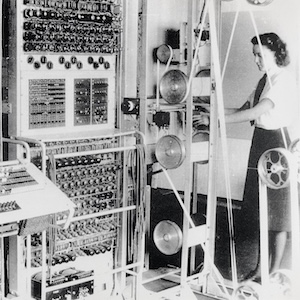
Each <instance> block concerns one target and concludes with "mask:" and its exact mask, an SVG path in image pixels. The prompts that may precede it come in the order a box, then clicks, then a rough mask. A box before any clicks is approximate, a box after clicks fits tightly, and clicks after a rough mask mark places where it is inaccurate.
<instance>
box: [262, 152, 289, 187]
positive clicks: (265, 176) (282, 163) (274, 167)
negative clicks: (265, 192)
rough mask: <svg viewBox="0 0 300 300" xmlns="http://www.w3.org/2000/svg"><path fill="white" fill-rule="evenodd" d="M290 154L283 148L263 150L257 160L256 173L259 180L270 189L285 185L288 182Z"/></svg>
mask: <svg viewBox="0 0 300 300" xmlns="http://www.w3.org/2000/svg"><path fill="white" fill-rule="evenodd" d="M292 164H293V156H292V154H291V153H290V152H289V151H288V150H286V149H284V148H274V149H270V150H267V151H265V152H264V153H263V154H262V156H261V157H260V159H259V161H258V174H259V176H260V178H261V180H262V181H263V182H264V183H265V184H266V185H267V187H269V188H272V189H281V188H284V187H287V186H288V184H289V182H290V169H291V166H292Z"/></svg>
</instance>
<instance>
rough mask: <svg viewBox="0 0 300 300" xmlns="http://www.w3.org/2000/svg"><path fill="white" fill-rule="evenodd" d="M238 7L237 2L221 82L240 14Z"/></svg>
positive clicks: (239, 3)
mask: <svg viewBox="0 0 300 300" xmlns="http://www.w3.org/2000/svg"><path fill="white" fill-rule="evenodd" d="M240 6H241V1H238V4H237V11H236V13H235V16H234V21H233V26H232V30H231V34H230V39H229V44H228V48H227V52H226V57H225V61H224V66H223V71H222V82H223V80H224V75H225V71H226V68H227V63H228V58H229V53H230V50H231V45H232V40H233V36H234V33H235V28H236V24H237V20H238V16H239V13H240Z"/></svg>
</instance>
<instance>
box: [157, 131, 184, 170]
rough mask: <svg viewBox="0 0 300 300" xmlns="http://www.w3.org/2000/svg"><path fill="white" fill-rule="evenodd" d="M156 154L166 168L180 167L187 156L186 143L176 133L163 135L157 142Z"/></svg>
mask: <svg viewBox="0 0 300 300" xmlns="http://www.w3.org/2000/svg"><path fill="white" fill-rule="evenodd" d="M155 156H156V159H157V161H158V162H159V163H160V164H161V165H162V166H163V167H164V168H165V169H175V168H178V167H179V166H180V165H181V164H182V162H183V161H184V158H185V147H184V144H183V142H182V141H181V140H180V139H179V138H178V137H177V136H176V135H166V136H163V137H161V138H160V139H159V140H158V142H157V144H156V148H155Z"/></svg>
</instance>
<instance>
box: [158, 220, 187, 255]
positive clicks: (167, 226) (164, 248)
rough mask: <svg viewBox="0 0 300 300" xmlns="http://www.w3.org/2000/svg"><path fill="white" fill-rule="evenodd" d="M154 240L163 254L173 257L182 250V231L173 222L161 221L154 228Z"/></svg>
mask: <svg viewBox="0 0 300 300" xmlns="http://www.w3.org/2000/svg"><path fill="white" fill-rule="evenodd" d="M153 240H154V243H155V245H156V247H157V248H158V250H159V251H160V252H161V253H163V254H166V255H173V254H176V253H177V252H178V251H179V250H180V249H181V246H182V231H181V229H180V227H179V226H178V225H177V224H176V223H174V222H172V221H169V220H166V221H161V222H159V223H158V224H157V225H156V226H155V228H154V232H153Z"/></svg>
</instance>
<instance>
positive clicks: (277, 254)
mask: <svg viewBox="0 0 300 300" xmlns="http://www.w3.org/2000/svg"><path fill="white" fill-rule="evenodd" d="M270 235H271V237H272V238H271V240H270V250H271V253H270V256H271V265H270V274H271V273H272V272H274V271H276V270H278V269H279V268H280V264H281V261H282V258H283V254H284V250H285V245H286V241H287V232H286V231H271V232H270Z"/></svg>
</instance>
